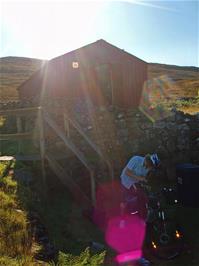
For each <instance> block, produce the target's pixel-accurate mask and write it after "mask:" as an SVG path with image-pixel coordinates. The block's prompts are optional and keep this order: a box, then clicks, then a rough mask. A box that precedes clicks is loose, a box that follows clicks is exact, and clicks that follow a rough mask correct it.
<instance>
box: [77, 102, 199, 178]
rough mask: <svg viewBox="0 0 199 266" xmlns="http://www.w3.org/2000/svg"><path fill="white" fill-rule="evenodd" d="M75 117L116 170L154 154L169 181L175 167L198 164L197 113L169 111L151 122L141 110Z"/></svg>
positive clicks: (198, 135) (98, 112) (93, 113)
mask: <svg viewBox="0 0 199 266" xmlns="http://www.w3.org/2000/svg"><path fill="white" fill-rule="evenodd" d="M75 116H76V120H79V123H80V124H81V126H82V127H83V128H84V130H85V131H86V132H87V133H88V135H90V136H91V138H93V140H94V141H95V142H96V143H98V145H99V146H100V147H101V149H102V150H103V151H104V152H105V153H106V154H107V155H108V156H109V157H110V158H111V159H112V160H113V163H114V165H115V167H116V168H120V169H121V168H122V167H123V166H124V164H125V163H126V161H127V160H128V159H129V158H130V157H131V156H132V155H135V154H139V155H144V154H147V153H154V152H156V153H158V155H159V157H160V159H161V162H162V165H163V167H164V168H165V170H166V172H167V177H168V178H171V179H172V178H174V177H175V165H176V164H178V163H195V164H199V113H198V114H195V115H189V114H184V113H183V112H180V111H176V110H172V111H171V112H170V113H167V116H166V117H164V118H161V119H158V120H156V121H152V119H150V117H149V116H147V115H146V114H144V113H143V112H141V111H140V110H131V111H122V110H115V109H114V108H111V107H110V108H107V109H106V108H101V109H100V110H95V112H94V111H93V112H92V114H91V115H89V113H87V114H85V113H84V112H79V113H76V115H75ZM82 145H83V144H82Z"/></svg>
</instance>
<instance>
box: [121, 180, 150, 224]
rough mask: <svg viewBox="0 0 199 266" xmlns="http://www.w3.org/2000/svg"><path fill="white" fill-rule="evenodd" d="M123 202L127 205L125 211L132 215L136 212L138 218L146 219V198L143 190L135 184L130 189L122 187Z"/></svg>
mask: <svg viewBox="0 0 199 266" xmlns="http://www.w3.org/2000/svg"><path fill="white" fill-rule="evenodd" d="M122 191H123V198H124V202H125V203H126V204H127V211H128V212H130V213H132V212H135V211H138V213H139V215H140V217H142V218H143V219H144V220H146V218H147V204H148V197H147V195H146V193H145V192H144V190H143V189H142V188H141V187H140V186H139V184H136V185H134V186H131V188H130V189H127V188H125V187H124V186H122Z"/></svg>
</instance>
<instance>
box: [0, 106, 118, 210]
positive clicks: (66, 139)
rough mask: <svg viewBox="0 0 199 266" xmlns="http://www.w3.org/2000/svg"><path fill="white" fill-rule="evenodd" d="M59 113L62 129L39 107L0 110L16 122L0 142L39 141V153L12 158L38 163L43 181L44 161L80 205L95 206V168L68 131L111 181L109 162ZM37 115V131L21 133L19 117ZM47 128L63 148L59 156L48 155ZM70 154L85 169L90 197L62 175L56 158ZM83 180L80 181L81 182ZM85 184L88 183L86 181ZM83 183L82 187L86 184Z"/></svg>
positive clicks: (79, 128)
mask: <svg viewBox="0 0 199 266" xmlns="http://www.w3.org/2000/svg"><path fill="white" fill-rule="evenodd" d="M60 113H61V114H63V121H62V122H63V127H61V126H60V125H59V124H58V122H57V120H56V118H54V117H53V115H51V114H50V113H49V111H47V110H45V109H44V108H42V107H34V108H23V109H15V110H5V111H0V115H5V116H6V115H12V116H16V120H17V133H15V134H13V133H12V134H0V140H13V139H17V140H18V141H19V142H21V141H23V140H24V139H32V140H34V141H35V140H37V141H38V139H39V147H40V154H33V155H25V156H22V155H17V156H16V159H17V158H18V159H19V160H41V164H42V174H43V177H44V180H45V176H46V173H45V162H46V161H47V162H48V165H49V167H50V168H51V169H52V171H53V172H54V173H55V174H56V175H57V177H58V178H59V179H60V180H61V182H62V183H63V184H64V185H65V186H66V187H67V188H68V189H69V191H71V192H72V194H73V195H74V197H75V198H76V199H77V200H78V201H80V202H81V204H84V205H87V206H88V205H89V204H90V205H91V204H92V205H95V192H96V178H95V174H96V172H95V170H96V169H95V166H94V165H93V163H91V161H90V160H89V158H88V155H87V154H86V153H85V152H84V151H82V150H81V147H79V146H78V145H76V144H75V143H74V140H72V138H71V136H70V129H72V130H73V131H76V132H77V133H78V134H79V135H80V137H81V138H82V139H83V140H84V142H85V143H86V145H88V147H89V149H90V150H92V152H93V154H95V155H96V156H98V157H99V161H103V162H104V165H106V167H107V170H108V172H109V176H110V177H111V178H112V179H113V168H112V165H111V163H110V161H109V159H108V158H107V157H106V156H105V155H104V154H103V153H102V151H101V150H100V148H99V147H98V146H97V145H96V144H95V143H94V142H93V141H92V140H91V139H90V138H89V137H88V135H87V134H86V133H85V132H84V131H83V129H82V128H81V126H80V125H79V124H78V123H77V122H76V121H74V119H72V118H71V116H70V115H69V114H68V113H67V112H66V110H62V112H60ZM33 114H34V115H36V116H37V132H36V134H35V132H23V130H22V126H21V117H22V116H25V117H26V118H29V115H33ZM46 126H47V127H48V128H49V129H50V130H51V132H53V133H54V135H55V136H56V138H58V139H59V140H60V141H61V142H62V144H63V149H62V151H61V152H59V154H56V153H55V152H54V153H53V152H50V151H49V149H48V145H46V135H45V134H46V132H45V127H46ZM71 154H72V155H73V156H75V157H76V158H77V159H78V161H79V162H80V163H81V164H82V165H83V166H84V167H85V168H86V169H87V171H88V173H89V178H90V189H89V191H90V195H87V194H86V192H85V189H83V188H82V187H81V185H80V184H78V182H76V180H75V179H72V178H71V177H70V176H69V175H67V174H66V170H65V169H64V167H63V165H62V164H61V163H60V159H62V160H65V161H67V160H70V156H71ZM82 181H83V180H82ZM87 181H88V180H87ZM87 181H86V182H85V184H87Z"/></svg>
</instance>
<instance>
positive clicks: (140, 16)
mask: <svg viewBox="0 0 199 266" xmlns="http://www.w3.org/2000/svg"><path fill="white" fill-rule="evenodd" d="M99 39H104V40H106V41H108V42H110V43H112V44H113V45H115V46H117V47H119V48H121V49H124V50H125V51H127V52H129V53H131V54H133V55H135V56H137V57H139V58H141V59H143V60H145V61H146V62H154V63H165V64H174V65H181V66H199V1H198V0H194V1H191V0H186V1H180V0H177V1H175V0H170V1H161V0H158V1H150V0H143V1H142V0H129V1H116V0H115V1H108V0H107V1H103V0H96V1H84V0H82V1H76V0H73V1H72V2H69V1H66V0H65V1H58V0H57V1H55V0H51V1H45V0H43V1H37V0H35V1H33V0H32V1H29V0H26V1H24V2H22V1H18V0H12V1H10V0H0V57H5V56H21V57H31V58H39V59H51V58H53V57H56V56H59V55H61V54H65V53H67V52H69V51H71V50H74V49H77V48H79V47H81V46H84V45H87V44H89V43H91V42H95V41H97V40H99Z"/></svg>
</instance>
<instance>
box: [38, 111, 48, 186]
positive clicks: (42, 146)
mask: <svg viewBox="0 0 199 266" xmlns="http://www.w3.org/2000/svg"><path fill="white" fill-rule="evenodd" d="M38 126H39V144H40V155H41V170H42V177H43V185H44V188H45V186H46V171H45V139H44V124H43V117H42V109H41V108H40V109H39V111H38Z"/></svg>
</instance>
